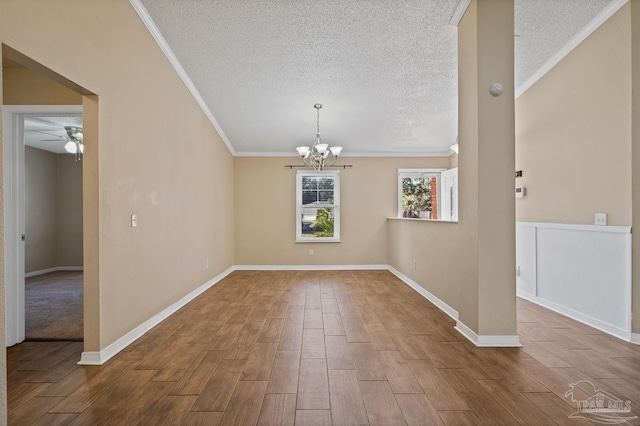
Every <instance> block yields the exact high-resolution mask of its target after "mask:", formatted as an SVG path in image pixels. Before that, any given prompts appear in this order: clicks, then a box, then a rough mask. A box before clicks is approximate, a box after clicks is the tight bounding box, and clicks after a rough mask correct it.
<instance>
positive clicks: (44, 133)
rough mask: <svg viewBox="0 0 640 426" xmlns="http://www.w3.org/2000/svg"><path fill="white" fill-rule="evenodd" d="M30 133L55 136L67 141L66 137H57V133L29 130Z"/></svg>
mask: <svg viewBox="0 0 640 426" xmlns="http://www.w3.org/2000/svg"><path fill="white" fill-rule="evenodd" d="M29 132H34V133H42V134H43V135H49V136H55V137H57V138H60V139H65V138H66V136H60V135H56V134H55V133H49V132H43V131H42V130H29Z"/></svg>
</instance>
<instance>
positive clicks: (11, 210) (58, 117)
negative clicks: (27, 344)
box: [3, 105, 82, 346]
mask: <svg viewBox="0 0 640 426" xmlns="http://www.w3.org/2000/svg"><path fill="white" fill-rule="evenodd" d="M81 117H82V106H80V105H65V106H57V105H56V106H51V105H43V106H40V105H38V106H30V105H25V106H4V123H5V126H4V135H3V139H4V141H5V143H4V179H5V206H6V209H5V277H6V308H5V309H6V344H7V346H11V345H14V344H17V343H20V342H22V341H24V340H25V302H26V301H25V268H26V266H27V264H26V262H25V260H26V259H25V249H26V240H27V238H29V236H28V235H26V223H27V222H28V221H27V218H26V216H27V211H26V195H25V184H26V182H25V142H27V143H28V144H29V145H28V147H27V149H29V150H37V151H38V152H39V153H45V151H44V150H41V149H39V148H35V147H34V146H33V145H37V144H38V143H40V144H42V143H44V142H43V141H39V142H38V141H36V142H34V140H36V139H40V140H42V139H44V137H38V135H35V134H36V133H38V132H37V131H35V130H40V131H42V130H44V131H46V132H47V133H48V136H46V137H50V138H51V139H50V140H48V141H47V142H48V145H46V144H45V147H48V148H50V150H49V151H46V152H47V153H49V152H51V151H53V152H55V151H56V150H58V151H60V150H62V149H64V143H63V142H66V140H64V137H58V136H61V135H60V131H59V130H58V131H57V132H56V129H55V128H56V127H59V125H62V131H64V127H65V126H64V123H63V122H66V121H68V122H69V123H66V124H67V125H76V126H77V122H78V119H80V120H81ZM25 126H26V127H25ZM78 127H79V126H78ZM41 135H44V133H41ZM54 145H56V146H55V147H54ZM34 152H36V151H34ZM45 155H46V153H45ZM51 155H53V156H55V155H56V154H54V153H51ZM63 162H64V161H63ZM77 176H78V174H77V173H76V179H77ZM79 176H80V180H82V173H80V174H79ZM45 179H46V178H45ZM80 184H81V182H80ZM43 192H47V191H46V190H43ZM80 192H81V190H80ZM49 198H50V197H49ZM81 206H82V201H81V200H80V209H81ZM62 210H64V209H62ZM32 213H33V212H32ZM36 213H40V212H36ZM76 215H77V213H76ZM79 215H80V218H81V217H82V211H80V213H79ZM35 220H36V223H37V218H36V219H35ZM80 220H81V219H80ZM79 225H80V229H82V223H80V224H79ZM30 232H33V234H34V236H35V234H38V233H41V234H42V232H39V231H38V230H34V229H32V230H31V231H30ZM46 233H47V232H46V231H45V232H44V234H46ZM49 234H50V231H49ZM76 239H77V238H76ZM50 240H51V238H47V236H46V235H45V236H44V238H43V239H42V241H48V242H49V243H50V242H51V241H50ZM80 241H82V234H81V233H80ZM34 243H36V244H34V247H35V248H36V250H35V251H36V254H35V255H33V256H31V259H30V262H29V263H31V265H29V269H31V271H30V272H35V274H32V275H40V274H41V273H46V272H53V271H55V270H64V269H65V268H64V267H62V268H61V267H60V266H59V265H57V264H55V263H58V262H57V259H56V262H54V264H52V263H50V262H51V259H49V260H46V259H43V258H45V257H47V255H43V253H42V252H43V251H46V250H42V247H41V246H42V245H43V244H37V242H36V241H34ZM80 244H82V243H80ZM44 245H46V244H44ZM58 249H59V248H58V247H52V250H49V251H50V252H51V251H52V252H53V254H54V255H58V254H59V250H58ZM32 251H33V250H32ZM63 251H68V250H63ZM77 251H78V250H77V249H76V253H75V257H76V258H77V257H78V253H77ZM79 256H80V260H79V262H80V263H81V262H82V247H80V249H79ZM49 257H51V253H50V254H49ZM47 262H49V263H47ZM38 265H40V266H38ZM41 265H53V266H48V267H44V268H42V267H41ZM80 267H81V265H69V266H68V267H67V268H66V269H69V268H70V269H80ZM34 268H35V269H34ZM58 268H61V269H58Z"/></svg>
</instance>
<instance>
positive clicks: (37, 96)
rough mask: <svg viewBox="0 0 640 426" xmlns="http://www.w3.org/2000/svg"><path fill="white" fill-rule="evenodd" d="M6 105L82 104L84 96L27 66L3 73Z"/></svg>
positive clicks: (6, 70) (8, 69) (4, 101)
mask: <svg viewBox="0 0 640 426" xmlns="http://www.w3.org/2000/svg"><path fill="white" fill-rule="evenodd" d="M2 84H3V86H4V88H5V90H4V92H3V103H4V104H5V105H80V104H82V96H80V95H79V94H78V93H76V92H74V91H72V90H69V89H67V88H66V87H64V86H62V85H60V84H58V83H56V82H55V81H52V80H50V79H48V78H46V77H44V76H42V75H40V74H38V73H36V72H35V71H32V70H30V69H27V68H7V69H5V70H4V72H3V74H2Z"/></svg>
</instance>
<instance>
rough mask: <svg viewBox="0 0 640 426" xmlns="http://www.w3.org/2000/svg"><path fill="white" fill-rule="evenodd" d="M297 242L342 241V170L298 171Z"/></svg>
mask: <svg viewBox="0 0 640 426" xmlns="http://www.w3.org/2000/svg"><path fill="white" fill-rule="evenodd" d="M296 241H297V242H314V243H315V242H339V241H340V173H339V172H325V171H322V172H306V171H304V172H303V171H298V173H297V174H296Z"/></svg>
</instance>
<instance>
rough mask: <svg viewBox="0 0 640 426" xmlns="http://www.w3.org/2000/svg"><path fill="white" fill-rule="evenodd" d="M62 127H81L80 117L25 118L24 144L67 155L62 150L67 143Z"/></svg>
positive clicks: (65, 133) (65, 132)
mask: <svg viewBox="0 0 640 426" xmlns="http://www.w3.org/2000/svg"><path fill="white" fill-rule="evenodd" d="M64 126H76V127H82V116H81V115H79V114H78V115H52V116H44V117H43V116H39V117H25V119H24V143H25V145H28V146H32V147H34V148H38V149H43V150H45V151H50V152H55V153H56V154H68V152H67V151H65V149H64V145H65V143H66V142H67V140H66V139H65V137H66V136H67V131H66V130H65V128H64Z"/></svg>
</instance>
